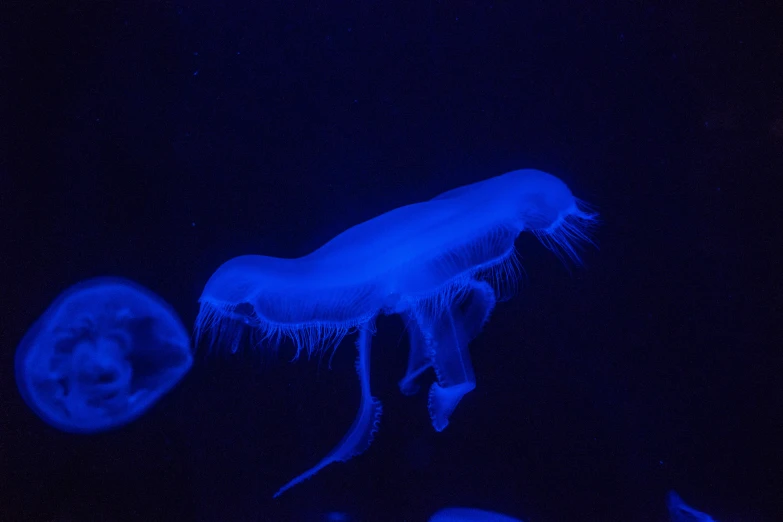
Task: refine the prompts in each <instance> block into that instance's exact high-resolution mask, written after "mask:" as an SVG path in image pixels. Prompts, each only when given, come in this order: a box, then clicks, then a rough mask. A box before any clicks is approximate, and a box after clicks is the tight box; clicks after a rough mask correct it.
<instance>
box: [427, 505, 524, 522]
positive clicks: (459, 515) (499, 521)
mask: <svg viewBox="0 0 783 522" xmlns="http://www.w3.org/2000/svg"><path fill="white" fill-rule="evenodd" d="M429 522H521V520H519V519H517V518H511V517H509V516H506V515H501V514H500V513H493V512H492V511H484V510H483V509H473V508H461V507H459V508H458V507H453V508H445V509H441V510H440V511H438V512H437V513H435V514H434V515H432V516H431V517H430V520H429Z"/></svg>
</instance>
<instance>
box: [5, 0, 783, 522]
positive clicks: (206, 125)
mask: <svg viewBox="0 0 783 522" xmlns="http://www.w3.org/2000/svg"><path fill="white" fill-rule="evenodd" d="M775 4H776V2H768V5H767V6H764V5H762V4H761V3H754V2H703V3H694V2H671V3H662V2H649V1H641V2H614V3H612V2H600V1H564V0H549V1H542V0H532V1H513V2H462V1H445V0H444V1H430V0H423V1H420V2H389V1H383V2H382V1H372V0H371V1H361V2H337V1H335V2H322V1H309V2H301V1H287V2H282V1H269V2H267V1H259V2H247V1H237V2H219V1H216V0H212V1H202V0H198V1H194V2H184V3H174V2H149V1H142V2H131V1H121V2H98V1H85V0H71V1H67V2H34V1H33V2H25V3H21V2H16V1H15V0H14V1H10V2H3V7H2V17H0V18H1V19H0V24H2V26H0V38H1V39H2V40H4V42H0V43H2V46H1V47H2V48H1V49H0V66H1V67H2V70H1V71H0V73H1V74H2V92H0V94H2V97H1V98H0V103H2V118H1V121H2V125H1V126H0V128H2V133H3V134H2V136H0V137H1V138H2V165H1V167H0V169H1V170H0V176H1V177H2V182H1V183H0V207H1V209H0V212H2V235H3V239H2V247H0V261H1V263H0V270H2V271H3V273H2V285H3V286H2V292H0V294H2V298H1V299H2V310H3V313H2V314H1V315H0V317H1V319H0V321H2V324H1V325H0V336H2V344H1V347H2V359H1V360H0V372H2V374H1V375H0V393H2V399H1V400H0V423H2V425H1V426H0V520H3V521H6V520H8V521H17V520H19V521H22V520H23V521H27V520H29V521H58V522H62V521H92V520H96V521H97V520H107V521H124V520H133V521H136V520H145V521H156V520H161V521H163V520H199V521H202V520H203V521H228V522H234V521H251V520H252V521H255V520H273V521H277V520H280V521H284V520H328V516H327V514H328V513H330V512H341V513H344V514H346V516H347V517H349V518H348V519H349V520H353V521H365V520H366V521H396V520H406V521H421V520H426V518H427V517H428V516H429V515H430V514H432V513H433V512H434V511H436V510H437V509H439V508H442V507H445V506H448V505H467V506H473V507H480V508H484V509H491V510H496V511H500V512H504V513H507V514H509V515H513V516H516V517H519V518H522V519H523V520H525V521H532V522H559V521H564V522H565V521H575V520H580V521H582V520H585V521H623V522H636V521H640V522H641V521H663V520H666V514H665V506H664V496H665V493H666V491H667V490H669V489H672V488H673V489H676V490H677V491H678V492H679V493H680V494H681V495H682V497H683V498H684V500H685V501H686V502H688V503H689V504H692V505H694V506H695V507H697V508H699V509H701V510H703V511H706V512H708V513H710V514H711V515H713V516H714V517H715V518H717V519H718V520H721V521H722V522H725V521H729V522H731V521H735V522H737V521H743V522H748V521H755V522H759V521H775V520H783V468H782V466H783V449H782V447H781V446H782V444H781V443H782V442H783V391H781V373H782V371H783V355H782V352H781V335H780V334H781V285H780V275H779V272H780V262H779V260H778V257H777V255H776V254H775V250H776V249H777V248H779V247H780V246H781V245H780V243H781V242H780V235H779V230H780V225H781V217H780V197H779V193H780V186H781V185H783V183H781V181H780V179H779V177H780V174H781V173H782V172H783V169H782V168H781V167H783V44H781V42H782V41H783V31H782V30H781V29H780V28H781V19H780V16H779V15H777V14H776V12H775V8H774V6H775ZM524 167H532V168H539V169H542V170H545V171H548V172H551V173H553V174H555V175H557V176H559V177H561V178H562V179H563V180H564V181H566V183H568V184H569V186H570V187H571V188H572V190H573V191H574V193H575V194H576V195H577V196H579V197H580V198H582V199H585V200H587V201H589V202H590V203H592V204H594V205H595V206H596V207H597V208H598V209H599V210H600V212H601V217H602V225H601V226H600V227H599V229H598V231H597V236H596V239H597V242H598V244H599V249H593V250H590V251H588V252H587V253H586V255H585V264H586V266H585V267H584V268H574V267H564V266H563V265H562V264H561V263H560V262H559V261H558V260H557V259H556V258H555V256H553V255H552V254H551V253H550V252H548V251H547V250H546V249H544V248H543V247H542V246H541V245H540V244H538V243H537V242H536V241H535V239H534V238H532V237H522V238H520V240H519V243H518V248H519V250H520V251H521V253H522V255H523V263H524V267H525V270H526V273H527V277H526V279H525V281H524V284H523V285H522V288H521V291H520V293H519V294H518V295H517V296H516V297H515V298H514V299H512V300H511V301H509V302H506V303H503V304H501V305H499V306H498V308H497V309H496V311H495V313H494V315H493V317H492V319H491V321H490V323H489V324H488V325H487V327H486V329H485V331H484V332H483V333H482V334H481V336H480V337H479V338H478V339H476V341H475V342H474V343H473V344H472V348H471V351H472V354H473V360H474V365H475V369H476V374H477V378H478V387H477V389H476V390H475V391H474V392H472V393H471V394H469V395H468V396H466V398H465V399H464V400H463V402H462V404H460V406H459V408H458V409H457V410H456V412H455V414H454V416H453V417H452V423H451V425H450V426H449V428H448V429H447V430H446V431H444V432H443V433H441V434H438V433H435V432H434V430H433V429H432V428H431V426H430V424H429V419H428V415H427V411H426V397H425V396H424V395H419V396H417V397H414V398H408V397H403V396H401V395H400V394H399V392H398V390H397V388H396V382H397V380H398V379H399V378H400V377H401V376H402V374H403V373H404V369H405V364H406V352H407V340H406V338H405V336H404V335H403V333H404V332H403V325H402V323H401V321H400V320H399V319H398V318H395V317H390V318H381V319H380V320H379V321H378V334H377V336H376V337H375V341H374V352H373V357H372V363H373V391H374V393H375V394H376V395H377V396H378V397H379V398H381V399H382V400H383V402H384V406H385V410H384V417H383V420H382V424H381V430H380V432H379V434H378V436H377V438H376V440H375V442H374V444H373V445H372V447H371V448H370V450H369V451H367V453H365V454H364V455H363V456H361V457H359V458H356V459H354V460H352V461H350V462H349V463H347V464H339V465H333V466H330V467H329V468H327V469H326V470H324V471H322V472H321V473H320V474H318V475H317V476H316V477H315V478H314V479H312V480H310V481H308V482H307V483H305V484H303V485H300V486H298V487H296V488H294V489H293V490H291V491H290V492H288V493H287V494H286V495H285V496H284V497H282V498H281V499H280V500H276V501H273V500H272V499H271V495H272V493H273V492H274V491H275V490H276V489H277V488H278V487H279V486H280V485H282V484H283V483H284V482H286V481H288V480H289V479H290V478H292V477H293V476H295V475H296V474H298V473H300V472H301V471H303V470H304V469H306V468H307V467H309V466H311V465H313V464H315V463H316V462H317V461H318V460H319V459H320V458H321V457H322V456H324V455H325V454H326V453H327V452H328V450H329V449H330V448H331V447H332V446H333V445H334V444H335V443H336V442H337V441H338V440H339V439H340V437H341V436H342V435H343V433H344V432H345V430H347V428H348V426H349V425H350V423H351V421H352V419H353V415H354V413H355V411H356V408H357V406H358V397H359V393H358V381H357V379H356V377H355V374H354V372H353V359H354V355H355V350H354V349H353V348H352V346H351V345H350V342H348V341H346V343H345V344H344V345H343V346H342V347H341V348H340V349H339V350H338V352H337V354H336V355H335V358H334V360H333V362H332V368H331V370H330V369H329V368H328V366H327V365H326V363H322V364H319V363H318V361H317V360H313V361H309V362H308V361H306V360H301V361H299V362H298V363H293V364H289V363H288V362H286V357H285V356H286V355H289V354H290V349H289V351H288V352H286V353H283V354H282V356H281V357H276V358H273V357H264V356H263V354H259V353H253V352H250V351H246V352H244V353H241V354H239V355H237V356H233V357H228V356H223V357H208V356H204V357H202V356H199V357H198V360H197V364H196V366H195V367H194V369H193V370H192V372H191V373H190V374H189V375H188V376H187V378H186V379H185V380H184V381H183V382H182V383H181V385H180V386H178V387H177V388H176V389H175V390H174V391H173V392H172V393H170V394H169V395H168V396H166V397H165V398H164V399H163V400H162V401H161V402H160V403H159V404H157V405H156V406H155V407H154V408H152V409H151V410H150V411H149V413H148V414H147V415H145V416H144V417H142V418H141V419H139V420H138V421H137V422H135V423H133V424H131V425H128V426H126V427H124V428H122V429H120V430H117V431H113V432H109V433H106V434H101V435H96V436H79V435H69V434H64V433H60V432H58V431H56V430H55V429H53V428H50V427H48V426H47V425H45V424H44V423H42V422H41V421H40V420H38V419H37V418H36V417H35V416H34V415H33V413H32V412H31V411H30V410H29V409H28V408H27V407H26V406H25V405H24V403H23V402H22V400H21V398H20V397H19V395H18V392H17V391H16V387H15V382H14V375H13V353H14V350H15V347H16V345H17V344H18V342H19V340H20V339H21V337H22V336H23V335H24V332H25V331H26V329H27V328H28V327H29V326H30V325H31V324H32V323H33V321H34V320H35V319H36V318H37V317H38V316H39V315H40V314H41V313H42V312H43V311H44V310H45V309H46V307H47V306H48V304H49V303H50V302H51V301H52V300H53V299H54V298H55V297H56V296H57V295H58V294H59V293H60V292H62V291H63V290H65V289H66V288H67V287H69V286H70V285H72V284H74V283H76V282H78V281H80V280H82V279H85V278H89V277H93V276H98V275H117V276H123V277H127V278H130V279H132V280H134V281H137V282H138V283H140V284H142V285H144V286H146V287H148V288H150V289H151V290H152V291H154V292H156V293H157V294H159V295H160V296H161V297H162V298H164V299H165V300H167V301H168V302H169V303H171V304H172V305H173V306H174V307H175V308H176V310H177V311H178V312H179V314H180V316H181V317H182V319H183V321H184V323H185V324H186V325H187V326H188V327H190V325H192V323H193V320H194V318H195V315H196V312H197V302H196V301H197V298H198V296H199V294H200V291H201V288H202V287H203V284H204V283H205V281H206V280H207V278H208V277H209V275H210V274H211V272H212V271H213V270H214V269H215V268H216V267H217V266H218V265H219V264H220V263H222V262H223V261H225V260H227V259H229V258H231V257H233V256H236V255H240V254H245V253H259V254H266V255H273V256H281V257H292V256H299V255H303V254H305V253H307V252H309V251H310V250H312V249H314V248H316V247H317V246H319V245H320V244H322V243H323V242H325V241H326V240H328V239H329V238H330V237H332V236H333V235H335V234H337V233H339V232H341V231H342V230H344V229H345V228H347V227H350V226H352V225H354V224H356V223H358V222H360V221H363V220H365V219H368V218H371V217H373V216H375V215H377V214H380V213H382V212H385V211H387V210H390V209H392V208H394V207H396V206H399V205H403V204H407V203H411V202H415V201H420V200H423V199H426V198H430V197H432V196H434V195H436V194H438V193H439V192H441V191H444V190H447V189H450V188H454V187H456V186H459V185H461V184H465V183H469V182H474V181H478V180H481V179H485V178H487V177H490V176H494V175H497V174H501V173H503V172H506V171H509V170H514V169H517V168H524ZM778 255H779V254H778ZM569 268H570V269H571V272H570V273H569ZM284 352H285V350H284Z"/></svg>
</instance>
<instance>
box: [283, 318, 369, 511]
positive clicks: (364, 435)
mask: <svg viewBox="0 0 783 522" xmlns="http://www.w3.org/2000/svg"><path fill="white" fill-rule="evenodd" d="M373 334H374V325H373V321H370V322H368V323H366V324H364V325H362V326H361V327H359V339H358V340H357V341H356V349H357V350H358V352H359V354H358V356H357V358H356V371H357V373H358V374H359V382H360V384H361V392H362V396H361V402H360V404H359V412H358V413H357V415H356V419H354V421H353V424H352V425H351V427H350V429H349V430H348V432H347V433H346V434H345V436H344V437H343V439H342V440H341V441H340V443H339V444H338V445H337V446H336V447H335V448H334V449H333V450H332V451H331V452H329V454H328V455H327V456H326V457H324V458H323V459H322V460H321V461H320V462H319V463H318V464H316V465H315V466H313V467H312V468H310V469H308V470H307V471H305V472H303V473H300V474H299V475H298V476H296V477H295V478H293V479H292V480H290V481H289V482H287V483H286V484H285V485H283V487H281V488H280V489H278V490H277V492H276V493H275V494H274V498H277V497H279V496H280V495H282V494H283V493H285V491H286V490H288V489H291V488H292V487H294V486H296V485H297V484H299V483H301V482H304V481H305V480H307V479H309V478H310V477H312V476H314V475H315V474H316V473H318V472H319V471H321V470H322V469H323V468H325V467H326V466H328V465H329V464H332V463H334V462H346V461H348V460H350V459H351V458H353V457H356V456H358V455H361V454H362V453H364V451H365V450H367V448H369V447H370V444H372V441H373V439H374V438H375V433H376V432H377V431H378V425H379V424H380V422H381V414H382V413H383V407H382V405H381V402H380V401H379V400H378V399H376V398H375V397H373V396H372V393H371V392H370V348H371V345H372V336H373Z"/></svg>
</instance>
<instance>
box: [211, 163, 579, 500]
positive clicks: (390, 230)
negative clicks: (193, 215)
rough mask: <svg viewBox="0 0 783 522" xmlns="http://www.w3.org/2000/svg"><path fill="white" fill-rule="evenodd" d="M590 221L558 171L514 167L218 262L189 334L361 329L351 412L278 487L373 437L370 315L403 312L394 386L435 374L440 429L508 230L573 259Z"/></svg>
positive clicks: (224, 336) (509, 257) (509, 284)
mask: <svg viewBox="0 0 783 522" xmlns="http://www.w3.org/2000/svg"><path fill="white" fill-rule="evenodd" d="M593 219H594V216H593V214H590V213H588V212H586V211H585V208H584V206H583V205H582V204H581V203H580V202H579V201H578V200H577V199H576V198H574V196H573V195H572V194H571V191H570V190H569V189H568V187H567V186H566V185H565V184H564V183H563V182H562V181H560V180H559V179H557V178H556V177H554V176H551V175H549V174H546V173H544V172H540V171H537V170H518V171H514V172H509V173H507V174H504V175H502V176H498V177H495V178H491V179H488V180H486V181H482V182H478V183H474V184H472V185H466V186H464V187H460V188H457V189H454V190H451V191H448V192H445V193H443V194H441V195H440V196H438V197H436V198H434V199H432V200H430V201H426V202H423V203H416V204H413V205H407V206H404V207H400V208H397V209H395V210H392V211H390V212H387V213H386V214H383V215H380V216H378V217H376V218H374V219H371V220H369V221H366V222H364V223H361V224H359V225H356V226H354V227H352V228H350V229H348V230H346V231H345V232H343V233H342V234H340V235H338V236H337V237H335V238H334V239H332V240H331V241H329V242H328V243H326V244H325V245H323V246H322V247H321V248H319V249H318V250H315V251H314V252H312V253H311V254H309V255H306V256H304V257H301V258H298V259H279V258H273V257H266V256H257V255H248V256H241V257H237V258H234V259H231V260H229V261H228V262H226V263H224V264H223V265H222V266H221V267H220V268H218V270H217V271H216V272H215V273H214V274H213V275H212V277H211V278H210V279H209V281H208V282H207V284H206V287H205V288H204V292H203V294H202V296H201V298H200V300H199V302H200V304H201V308H200V311H199V316H198V318H197V319H196V333H197V336H204V335H209V336H211V338H212V341H213V342H220V343H221V344H223V345H227V346H229V347H230V348H231V349H232V350H236V349H237V348H238V345H239V343H240V341H241V339H242V336H243V328H244V327H245V326H250V327H251V328H252V329H253V332H254V333H255V334H256V335H257V336H259V337H260V338H261V339H270V340H272V341H273V342H277V341H278V340H280V339H281V338H283V337H289V338H291V339H292V340H293V341H294V343H295V344H296V346H297V354H298V353H299V352H300V351H301V350H306V351H307V352H308V353H310V354H311V353H313V352H314V351H317V350H324V349H328V348H329V347H335V346H336V345H337V344H339V342H340V341H341V340H342V338H343V337H344V336H345V335H346V334H347V333H349V332H351V331H354V330H358V331H359V339H358V342H357V347H358V350H359V358H358V361H357V370H358V372H359V376H360V379H361V382H362V400H361V406H360V410H359V414H358V416H357V418H356V420H355V421H354V424H353V426H352V427H351V429H350V431H349V432H348V434H347V435H346V437H345V438H344V439H343V441H342V442H341V443H340V444H339V445H338V446H337V447H336V448H335V449H334V450H333V451H332V452H331V453H330V454H329V455H328V456H327V457H326V458H325V459H324V460H323V461H321V462H320V463H319V464H318V465H317V466H315V467H314V468H312V469H311V470H309V471H307V472H305V473H303V474H302V475H300V476H299V477H297V478H295V479H294V480H292V481H291V482H289V483H288V484H286V485H285V486H283V488H281V490H280V491H278V492H277V495H279V494H280V493H282V492H283V491H285V490H286V489H288V488H290V487H291V486H293V485H295V484H297V483H299V482H301V481H302V480H304V479H306V478H308V477H311V476H312V475H314V474H315V473H316V472H317V471H318V470H320V469H322V468H323V467H324V466H326V465H328V464H329V463H331V462H336V461H345V460H348V459H349V458H351V457H352V456H355V455H358V454H360V453H361V452H362V451H364V449H366V448H367V447H368V446H369V444H370V442H371V441H372V436H373V433H374V432H375V430H376V429H377V424H378V421H379V419H380V415H381V405H380V403H379V402H378V400H377V399H375V398H373V397H372V395H371V394H370V383H369V349H370V341H371V337H372V333H373V331H374V319H375V317H376V316H377V315H378V314H381V313H384V314H401V315H402V316H403V317H405V318H406V320H407V323H408V326H409V335H410V341H411V342H410V345H411V351H410V359H409V363H408V371H407V373H406V375H405V377H404V378H403V379H402V380H401V381H400V389H401V390H402V391H403V393H407V394H409V393H414V392H415V391H416V390H417V386H416V385H415V383H414V382H413V381H414V379H415V378H416V377H417V376H419V375H420V374H421V373H422V372H424V371H425V370H426V369H428V368H430V367H432V368H433V369H434V370H435V374H436V377H437V382H436V383H434V384H433V385H432V386H431V388H430V393H429V411H430V417H431V419H432V424H433V426H434V427H435V429H436V430H438V431H441V430H443V429H444V428H445V427H446V426H447V425H448V422H449V416H450V415H451V413H452V412H453V411H454V408H455V407H456V406H457V404H458V403H459V401H460V399H461V398H462V397H463V396H464V395H465V394H466V393H468V392H469V391H471V390H472V389H473V388H475V385H476V383H475V377H474V375H473V369H472V367H471V363H470V357H469V354H468V343H469V342H470V341H471V340H472V339H473V338H475V337H476V335H478V333H479V332H480V331H481V328H482V326H483V325H484V323H485V322H486V320H487V318H488V317H489V314H490V312H491V311H492V309H493V308H494V306H495V302H496V300H497V299H498V297H502V296H506V295H508V294H509V290H510V289H513V288H514V285H515V282H516V277H517V275H518V261H517V259H516V256H515V249H514V241H515V239H516V237H517V236H518V235H519V234H520V233H521V232H523V231H530V232H533V233H535V234H536V235H537V236H538V237H539V238H540V239H541V240H542V241H543V242H544V244H545V245H547V247H549V248H553V249H555V250H557V249H556V248H555V247H559V249H560V250H559V251H560V252H564V253H565V254H566V255H568V256H569V257H571V258H573V259H575V260H576V261H578V256H577V253H576V250H575V245H576V244H577V243H579V242H581V241H589V239H588V236H587V235H586V233H585V229H586V227H589V226H590V225H591V224H592V223H593Z"/></svg>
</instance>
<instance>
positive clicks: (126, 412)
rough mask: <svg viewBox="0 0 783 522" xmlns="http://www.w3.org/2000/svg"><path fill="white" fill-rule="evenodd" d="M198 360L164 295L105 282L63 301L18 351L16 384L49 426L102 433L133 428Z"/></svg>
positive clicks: (77, 289)
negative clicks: (126, 425) (124, 426)
mask: <svg viewBox="0 0 783 522" xmlns="http://www.w3.org/2000/svg"><path fill="white" fill-rule="evenodd" d="M192 362H193V356H192V354H191V350H190V336H189V335H188V333H187V331H186V330H185V328H184V327H183V325H182V323H181V322H180V320H179V318H178V317H177V315H176V313H175V312H174V310H173V309H171V307H170V306H169V305H167V304H166V303H165V302H164V301H163V300H162V299H161V298H160V297H158V296H157V295H155V294H154V293H152V292H151V291H149V290H147V289H146V288H143V287H141V286H139V285H137V284H135V283H133V282H131V281H128V280H125V279H121V278H113V277H101V278H95V279H89V280H87V281H83V282H81V283H78V284H76V285H74V286H72V287H71V288H69V289H68V290H66V291H65V292H63V293H62V294H60V296H58V297H57V299H55V301H54V303H52V304H51V305H50V306H49V308H47V310H46V311H45V312H44V314H43V315H42V316H41V317H40V318H39V319H38V321H37V322H36V323H35V324H34V325H33V326H32V328H30V330H29V331H28V332H27V334H25V336H24V338H23V339H22V342H21V343H20V344H19V347H18V348H17V350H16V382H17V386H18V387H19V391H20V393H21V394H22V397H23V398H24V400H25V402H26V403H27V404H28V406H30V408H31V409H32V410H33V411H34V412H35V413H36V414H37V415H38V416H39V417H40V418H41V419H42V420H43V421H44V422H46V423H47V424H50V425H51V426H54V427H55V428H58V429H60V430H63V431H67V432H73V433H94V432H99V431H104V430H108V429H111V428H115V427H118V426H121V425H123V424H126V423H128V422H130V421H132V420H134V419H135V418H137V417H138V416H139V415H141V414H142V413H144V412H145V411H146V410H147V409H148V408H149V407H150V406H152V405H153V404H154V403H155V402H156V401H157V400H158V399H160V397H162V396H163V395H164V394H165V393H167V392H168V391H169V390H170V389H171V388H173V387H174V385H175V384H177V382H179V380H180V379H181V378H182V377H183V376H184V375H185V374H186V373H187V371H188V370H189V369H190V366H191V364H192Z"/></svg>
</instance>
